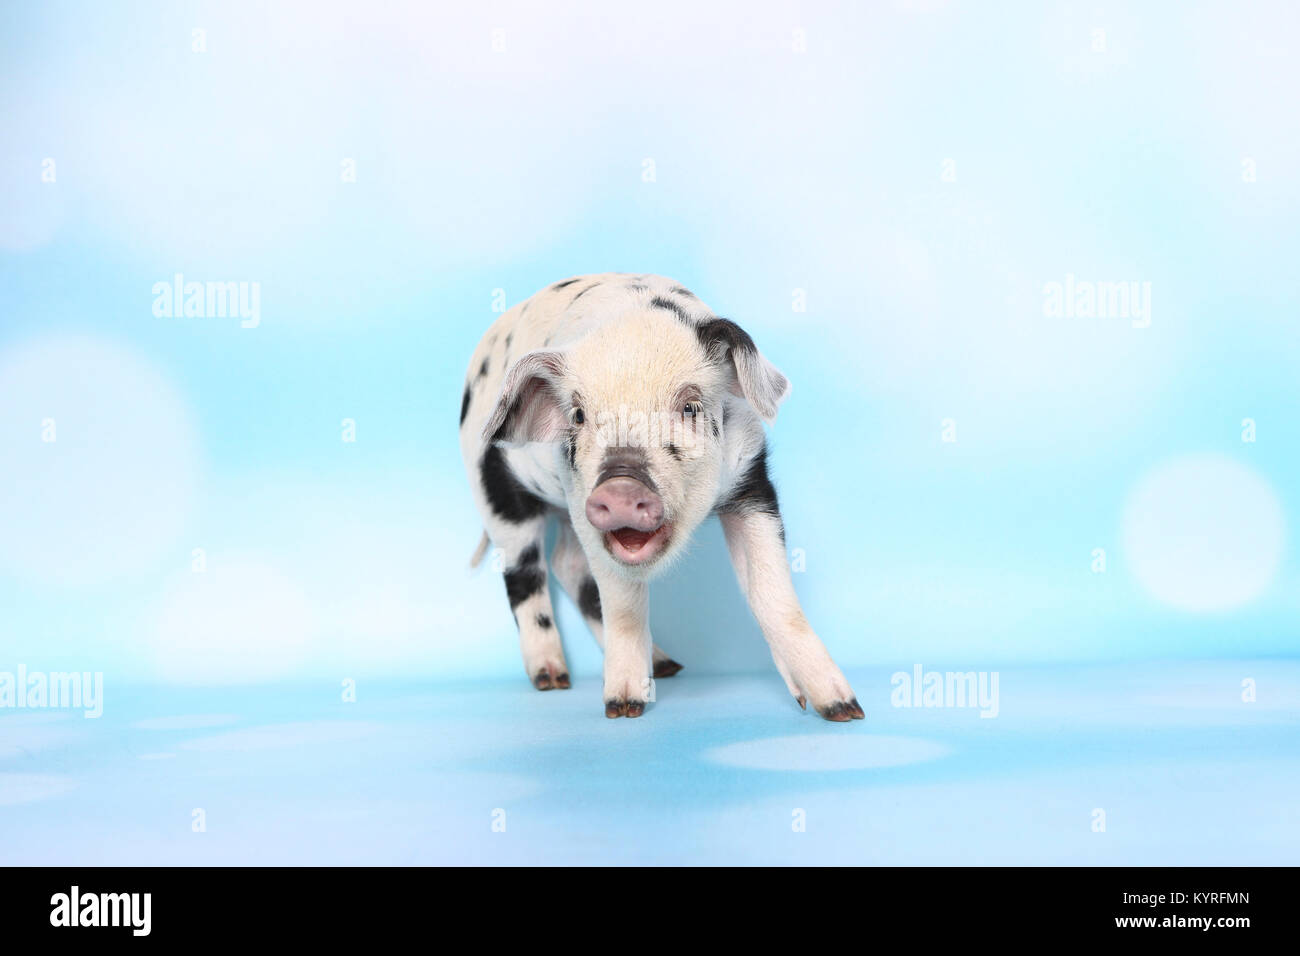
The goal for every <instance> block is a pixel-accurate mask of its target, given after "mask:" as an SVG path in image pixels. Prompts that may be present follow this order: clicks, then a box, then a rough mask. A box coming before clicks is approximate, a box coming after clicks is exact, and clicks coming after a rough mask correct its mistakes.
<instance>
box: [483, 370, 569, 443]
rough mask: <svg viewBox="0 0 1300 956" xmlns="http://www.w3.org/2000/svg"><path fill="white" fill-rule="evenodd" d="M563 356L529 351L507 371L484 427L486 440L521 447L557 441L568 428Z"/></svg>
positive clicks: (484, 438)
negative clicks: (563, 396) (562, 395)
mask: <svg viewBox="0 0 1300 956" xmlns="http://www.w3.org/2000/svg"><path fill="white" fill-rule="evenodd" d="M564 368H565V366H564V354H563V353H562V352H556V351H542V350H538V351H536V352H528V353H526V354H524V355H522V356H520V358H519V360H518V361H517V362H515V364H514V365H512V366H510V371H508V372H506V377H505V381H504V382H503V383H502V385H501V394H500V396H498V398H497V403H496V407H495V408H493V409H492V414H491V415H490V416H489V417H488V420H487V423H486V424H485V425H484V426H483V440H484V441H486V442H498V441H500V442H506V443H508V444H519V443H522V442H530V441H555V440H556V439H558V438H559V437H560V436H561V435H562V434H563V433H564V430H565V428H566V427H567V425H568V422H567V420H566V419H565V410H564V408H563V402H562V400H561V398H560V380H561V377H562V376H563V375H564Z"/></svg>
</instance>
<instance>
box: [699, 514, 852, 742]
mask: <svg viewBox="0 0 1300 956" xmlns="http://www.w3.org/2000/svg"><path fill="white" fill-rule="evenodd" d="M772 507H773V508H774V507H775V502H773V504H772ZM721 517H722V530H723V532H724V533H725V534H726V536H727V549H728V550H729V551H730V552H731V562H732V564H733V565H734V566H735V568H736V577H737V578H738V579H739V580H740V586H741V588H742V589H743V590H744V592H745V596H746V598H748V600H749V606H750V608H751V609H752V610H753V612H754V617H756V618H757V619H758V626H759V627H760V628H762V630H763V636H764V637H765V638H767V643H768V646H769V647H770V648H771V651H772V659H773V660H774V661H775V662H776V667H777V670H779V671H780V672H781V676H782V677H783V678H784V679H785V684H786V687H788V688H789V690H790V694H791V696H793V697H794V698H795V700H797V701H798V702H799V706H800V707H803V706H805V705H806V702H808V701H811V702H812V705H813V708H814V709H815V710H816V711H817V713H819V714H821V716H823V717H825V718H826V719H827V720H836V721H847V720H861V719H862V717H863V713H862V707H861V706H860V705H859V704H858V699H857V698H856V697H854V696H853V689H852V688H851V687H849V682H848V681H846V680H845V679H844V674H843V673H841V672H840V669H839V667H838V666H837V665H836V663H835V661H833V660H831V655H830V654H829V653H828V652H827V650H826V645H824V644H823V643H822V642H821V638H819V637H818V636H817V634H816V633H815V632H814V631H813V629H812V627H811V625H809V623H808V620H807V618H805V617H804V614H803V609H802V608H801V607H800V606H799V598H798V597H797V596H796V595H795V593H794V582H793V581H792V580H791V579H790V566H789V565H788V564H786V557H785V540H784V538H783V535H782V530H781V517H780V515H779V514H773V513H770V512H768V511H749V512H737V513H731V514H723V515H722V516H721Z"/></svg>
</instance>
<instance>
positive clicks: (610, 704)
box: [605, 697, 645, 717]
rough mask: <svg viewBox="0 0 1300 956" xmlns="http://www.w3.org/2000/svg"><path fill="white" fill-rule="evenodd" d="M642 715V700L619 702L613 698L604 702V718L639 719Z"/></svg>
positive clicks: (643, 708) (619, 700)
mask: <svg viewBox="0 0 1300 956" xmlns="http://www.w3.org/2000/svg"><path fill="white" fill-rule="evenodd" d="M644 713H645V701H643V700H621V699H619V698H617V697H615V698H611V699H610V700H607V701H605V716H606V717H640V716H641V715H642V714H644Z"/></svg>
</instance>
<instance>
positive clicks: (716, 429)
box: [709, 412, 726, 438]
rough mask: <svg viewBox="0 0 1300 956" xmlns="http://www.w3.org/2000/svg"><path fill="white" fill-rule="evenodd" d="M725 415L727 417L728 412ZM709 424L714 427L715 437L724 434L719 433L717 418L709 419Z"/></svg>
mask: <svg viewBox="0 0 1300 956" xmlns="http://www.w3.org/2000/svg"><path fill="white" fill-rule="evenodd" d="M723 414H724V415H725V414H726V412H723ZM709 424H710V425H712V426H713V437H714V438H718V437H719V436H721V434H722V433H721V432H720V431H718V420H717V419H716V418H711V419H709Z"/></svg>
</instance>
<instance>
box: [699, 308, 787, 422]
mask: <svg viewBox="0 0 1300 956" xmlns="http://www.w3.org/2000/svg"><path fill="white" fill-rule="evenodd" d="M696 334H697V335H699V337H700V341H701V342H702V343H703V345H704V347H705V349H707V350H708V352H709V354H710V356H711V357H712V358H713V359H714V360H715V361H721V362H727V363H729V364H730V365H731V371H732V373H733V376H732V380H731V390H732V392H734V393H735V394H737V395H740V396H741V397H743V398H744V399H745V400H746V401H748V402H749V404H750V405H751V406H752V407H753V409H754V411H756V412H758V414H759V416H760V417H761V418H762V419H763V420H764V421H766V422H771V421H773V420H774V419H775V418H776V410H777V407H778V406H779V405H780V404H781V403H782V402H783V401H785V399H786V397H787V396H788V395H789V394H790V380H789V379H788V378H786V377H785V376H784V375H782V374H781V372H780V371H779V370H778V369H777V367H776V366H775V365H773V364H772V363H771V362H769V361H768V360H767V359H765V358H764V357H763V354H762V353H761V352H759V350H758V346H756V345H755V344H754V340H753V339H751V338H750V337H749V333H748V332H746V331H745V330H744V329H742V328H741V327H740V326H738V325H737V324H736V323H735V322H732V321H731V320H730V319H710V320H709V321H708V322H705V323H703V324H702V325H699V326H697V327H696Z"/></svg>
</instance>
